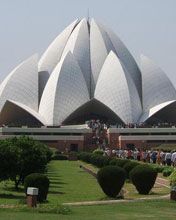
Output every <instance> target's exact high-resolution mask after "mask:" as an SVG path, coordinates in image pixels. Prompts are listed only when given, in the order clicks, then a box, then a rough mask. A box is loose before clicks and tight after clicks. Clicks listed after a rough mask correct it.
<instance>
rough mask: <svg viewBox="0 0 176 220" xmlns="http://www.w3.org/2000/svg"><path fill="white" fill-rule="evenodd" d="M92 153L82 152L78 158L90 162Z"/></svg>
mask: <svg viewBox="0 0 176 220" xmlns="http://www.w3.org/2000/svg"><path fill="white" fill-rule="evenodd" d="M91 156H92V154H91V153H88V152H81V153H79V154H78V159H79V160H82V161H84V162H87V163H90V158H91Z"/></svg>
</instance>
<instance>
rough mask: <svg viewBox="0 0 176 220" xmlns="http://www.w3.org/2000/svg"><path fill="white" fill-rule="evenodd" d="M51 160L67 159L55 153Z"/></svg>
mask: <svg viewBox="0 0 176 220" xmlns="http://www.w3.org/2000/svg"><path fill="white" fill-rule="evenodd" d="M52 160H68V157H67V156H66V155H63V154H57V155H54V156H53V157H52Z"/></svg>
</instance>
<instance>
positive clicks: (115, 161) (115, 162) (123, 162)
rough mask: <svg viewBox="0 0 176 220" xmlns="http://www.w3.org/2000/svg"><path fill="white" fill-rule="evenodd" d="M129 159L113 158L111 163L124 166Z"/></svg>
mask: <svg viewBox="0 0 176 220" xmlns="http://www.w3.org/2000/svg"><path fill="white" fill-rule="evenodd" d="M128 162H129V160H127V159H119V158H118V159H112V160H111V161H110V165H116V166H119V167H123V166H124V165H125V164H126V163H128Z"/></svg>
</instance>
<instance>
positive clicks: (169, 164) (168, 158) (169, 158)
mask: <svg viewBox="0 0 176 220" xmlns="http://www.w3.org/2000/svg"><path fill="white" fill-rule="evenodd" d="M171 157H172V154H171V153H170V152H167V153H166V155H165V161H166V164H167V166H171Z"/></svg>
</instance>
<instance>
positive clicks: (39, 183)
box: [24, 173, 50, 202]
mask: <svg viewBox="0 0 176 220" xmlns="http://www.w3.org/2000/svg"><path fill="white" fill-rule="evenodd" d="M49 184H50V182H49V179H48V177H47V176H45V175H44V174H40V173H31V174H30V175H28V176H26V178H25V180H24V189H25V192H27V188H28V187H36V188H38V189H39V194H38V196H37V201H39V202H43V201H45V200H46V199H47V194H48V189H49Z"/></svg>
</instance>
